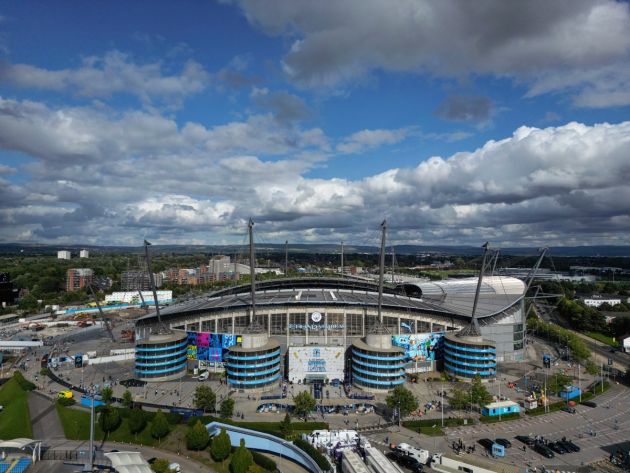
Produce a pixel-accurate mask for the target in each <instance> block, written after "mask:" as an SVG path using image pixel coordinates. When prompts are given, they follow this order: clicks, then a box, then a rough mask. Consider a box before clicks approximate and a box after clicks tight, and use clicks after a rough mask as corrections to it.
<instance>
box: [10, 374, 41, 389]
mask: <svg viewBox="0 0 630 473" xmlns="http://www.w3.org/2000/svg"><path fill="white" fill-rule="evenodd" d="M13 378H15V381H16V382H17V383H18V384H19V385H20V387H21V388H22V389H23V390H24V391H33V390H34V389H35V388H36V387H37V386H35V385H34V384H33V383H31V382H30V381H29V380H27V379H26V378H25V377H24V375H23V374H22V372H21V371H15V372H14V373H13Z"/></svg>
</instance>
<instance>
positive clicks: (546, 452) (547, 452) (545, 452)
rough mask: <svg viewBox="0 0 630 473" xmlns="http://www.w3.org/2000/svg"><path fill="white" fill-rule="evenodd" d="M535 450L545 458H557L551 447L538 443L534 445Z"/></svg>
mask: <svg viewBox="0 0 630 473" xmlns="http://www.w3.org/2000/svg"><path fill="white" fill-rule="evenodd" d="M534 450H535V451H536V452H537V453H540V454H541V455H542V456H543V457H545V458H553V457H555V456H556V455H555V454H554V453H553V451H552V450H551V449H550V448H549V447H547V446H546V445H543V444H542V443H536V444H535V445H534Z"/></svg>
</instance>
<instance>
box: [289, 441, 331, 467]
mask: <svg viewBox="0 0 630 473" xmlns="http://www.w3.org/2000/svg"><path fill="white" fill-rule="evenodd" d="M293 443H294V445H295V446H296V447H298V448H300V449H302V450H304V451H305V452H306V453H307V454H308V456H310V457H311V458H312V459H313V460H315V463H317V465H318V466H319V467H320V468H321V469H322V470H324V471H328V470H330V469H331V466H330V463H328V460H326V457H324V455H322V454H321V453H319V451H317V449H316V448H315V447H313V446H312V445H311V444H310V443H308V442H307V441H306V440H303V439H296V440H294V441H293Z"/></svg>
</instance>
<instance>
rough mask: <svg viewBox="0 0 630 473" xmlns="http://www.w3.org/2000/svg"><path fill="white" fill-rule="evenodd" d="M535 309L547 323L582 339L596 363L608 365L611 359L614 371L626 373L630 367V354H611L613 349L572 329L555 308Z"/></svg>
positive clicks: (538, 307)
mask: <svg viewBox="0 0 630 473" xmlns="http://www.w3.org/2000/svg"><path fill="white" fill-rule="evenodd" d="M535 307H536V313H538V315H539V316H540V317H541V318H542V319H543V320H544V321H545V322H552V323H554V324H556V325H559V326H560V327H563V328H565V329H566V330H569V331H571V332H572V333H573V334H575V335H576V336H578V337H580V338H581V339H582V340H583V341H584V343H585V344H586V346H587V347H588V348H589V349H590V350H591V351H592V352H593V353H594V354H596V355H597V357H596V358H597V359H596V360H593V361H594V362H596V363H605V364H607V363H608V359H609V358H611V359H612V361H613V365H612V367H613V368H614V369H617V370H619V371H626V370H627V369H628V368H629V367H630V354H628V353H622V352H616V353H611V351H610V349H611V347H610V346H609V345H606V344H605V343H603V342H600V341H599V340H595V339H593V338H591V337H588V336H586V335H584V334H582V333H580V332H576V331H575V330H572V329H571V327H570V326H568V325H567V322H566V321H565V320H564V319H563V318H562V317H560V316H559V314H558V312H557V311H556V310H555V307H554V306H551V305H546V304H540V303H535Z"/></svg>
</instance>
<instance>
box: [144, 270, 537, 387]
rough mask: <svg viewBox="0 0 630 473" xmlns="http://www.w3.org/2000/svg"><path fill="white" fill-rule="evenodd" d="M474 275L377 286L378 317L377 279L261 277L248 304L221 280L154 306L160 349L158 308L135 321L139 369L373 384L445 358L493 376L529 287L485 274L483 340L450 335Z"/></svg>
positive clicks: (155, 374) (261, 382)
mask: <svg viewBox="0 0 630 473" xmlns="http://www.w3.org/2000/svg"><path fill="white" fill-rule="evenodd" d="M477 284H478V279H477V278H465V279H452V280H445V281H438V282H420V283H405V284H399V285H397V286H392V287H385V288H384V291H383V297H382V306H381V307H382V309H381V318H380V319H379V316H378V299H379V297H378V286H377V285H376V284H373V283H370V282H366V281H359V280H354V279H345V278H293V279H277V280H271V281H265V282H259V283H257V284H256V290H255V311H253V310H252V307H253V304H252V297H251V293H250V286H249V285H241V286H236V287H231V288H227V289H223V290H220V291H216V292H213V293H209V294H207V295H205V296H202V297H197V298H195V299H191V300H187V301H184V302H181V303H176V304H173V305H169V306H166V307H163V308H162V309H161V310H160V315H161V319H162V323H163V324H164V325H166V327H167V329H168V330H169V331H170V333H171V335H170V337H166V338H167V339H165V340H162V341H161V342H160V343H159V344H157V346H156V345H155V340H156V338H155V336H156V333H157V331H158V328H159V323H158V318H157V314H156V313H155V312H154V313H150V314H148V315H146V316H144V317H142V318H140V319H138V321H137V322H136V336H137V352H136V373H137V375H138V377H140V378H142V379H145V380H147V381H162V380H166V379H176V378H177V377H179V376H181V375H182V374H183V373H184V372H185V370H186V368H199V369H205V368H208V369H211V368H214V369H217V368H221V369H223V368H225V369H226V370H227V375H228V376H227V377H228V382H229V383H230V384H231V385H233V386H234V387H235V388H238V389H255V390H266V389H269V388H271V387H273V386H277V385H278V383H279V382H281V381H283V380H286V381H292V382H294V383H296V382H297V383H337V382H339V383H344V382H345V383H352V384H354V385H355V386H357V387H361V388H363V389H366V390H369V391H382V390H388V389H391V388H392V387H394V386H396V385H398V384H402V383H404V382H405V376H406V374H408V373H424V372H431V371H435V370H438V369H442V368H443V367H444V366H446V369H447V370H448V371H449V372H450V373H451V374H455V375H456V376H458V377H462V378H470V377H472V376H474V375H475V374H480V375H481V376H482V377H486V378H490V377H493V376H494V375H495V373H496V362H498V361H506V362H508V361H520V360H523V357H524V342H525V341H524V337H525V329H524V293H525V288H526V284H525V283H524V282H523V281H521V280H520V279H516V278H513V277H505V276H486V277H484V278H483V281H482V284H481V287H480V291H479V296H478V301H477V308H476V321H477V323H478V325H479V329H480V333H481V337H480V338H479V337H478V339H476V340H474V341H472V342H471V343H467V342H466V340H467V338H466V337H462V338H461V339H457V343H453V342H452V340H454V338H453V335H454V334H455V333H456V332H458V331H460V330H462V329H464V328H466V327H468V326H469V325H470V323H471V314H472V311H473V304H474V299H475V293H476V289H477ZM449 332H450V333H449ZM447 335H448V336H447ZM171 339H172V340H171ZM445 339H446V340H445ZM162 342H164V343H162ZM152 345H153V346H152ZM184 348H185V349H184Z"/></svg>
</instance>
